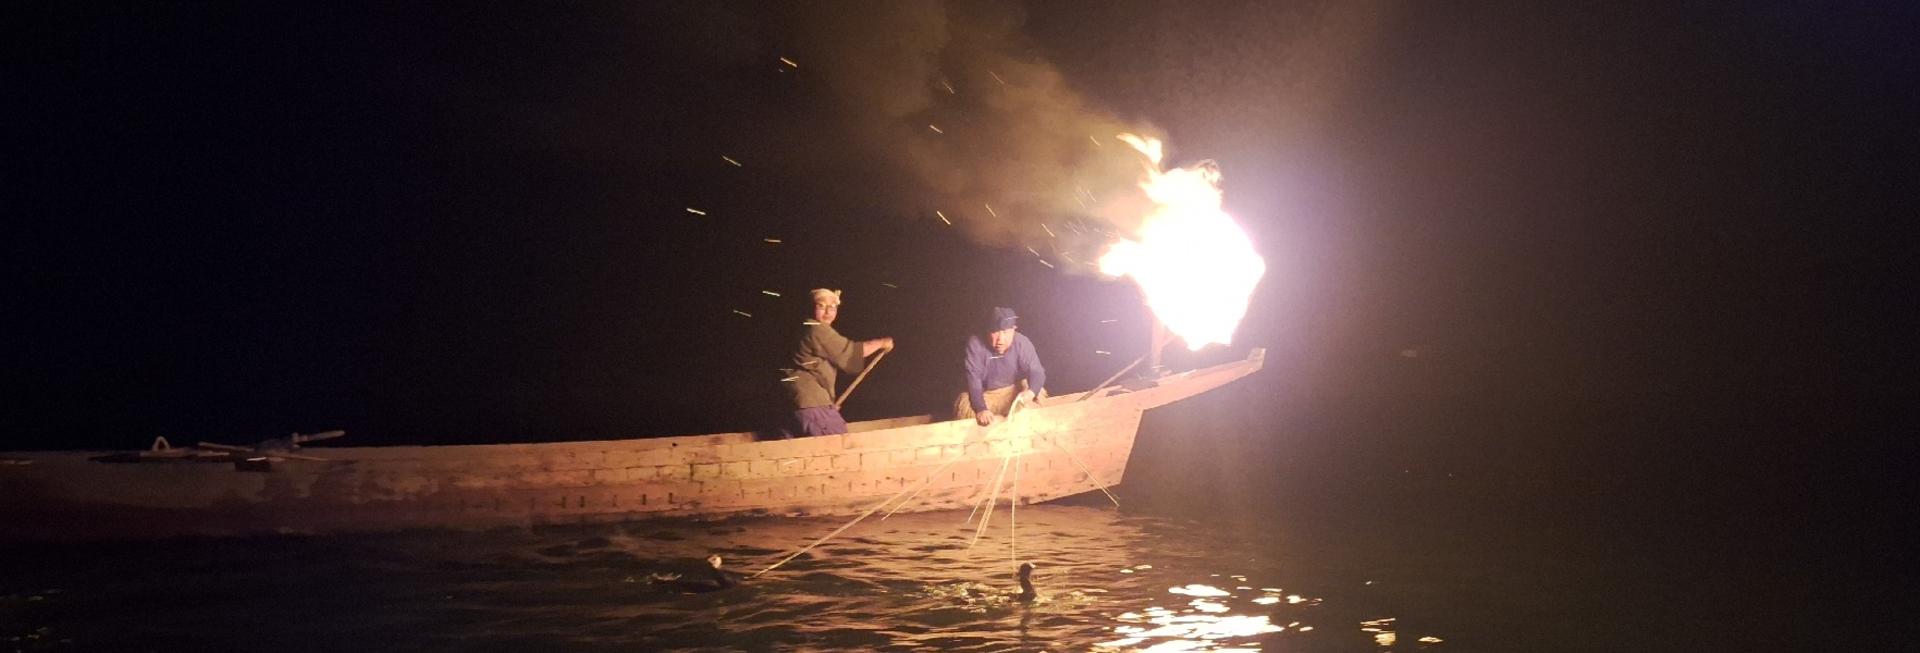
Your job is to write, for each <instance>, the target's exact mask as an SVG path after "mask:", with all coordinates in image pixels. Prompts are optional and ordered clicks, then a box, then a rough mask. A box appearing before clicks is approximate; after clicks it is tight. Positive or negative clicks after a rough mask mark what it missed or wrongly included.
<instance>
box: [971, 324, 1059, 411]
mask: <svg viewBox="0 0 1920 653" xmlns="http://www.w3.org/2000/svg"><path fill="white" fill-rule="evenodd" d="M1020 379H1026V380H1027V389H1028V390H1032V391H1033V392H1034V393H1035V394H1038V393H1039V392H1040V389H1041V388H1044V387H1046V386H1047V369H1046V368H1044V367H1041V366H1040V353H1039V352H1038V351H1035V350H1034V348H1033V341H1032V340H1028V339H1027V336H1026V335H1025V334H1022V333H1020V332H1018V331H1015V332H1014V334H1013V346H1011V347H1008V348H1007V353H1006V355H1003V356H1001V355H995V354H994V353H993V348H992V347H990V346H988V345H987V341H986V339H985V338H981V337H980V336H969V337H967V401H968V402H969V403H971V404H972V405H973V410H974V412H979V411H983V410H986V409H987V398H986V391H987V390H993V389H996V388H1004V387H1007V386H1010V385H1013V382H1014V381H1018V380H1020Z"/></svg>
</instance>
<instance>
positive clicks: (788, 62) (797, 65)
mask: <svg viewBox="0 0 1920 653" xmlns="http://www.w3.org/2000/svg"><path fill="white" fill-rule="evenodd" d="M780 63H783V64H786V65H788V66H792V67H794V68H799V67H800V64H797V63H794V62H793V60H792V59H788V58H786V57H781V58H780Z"/></svg>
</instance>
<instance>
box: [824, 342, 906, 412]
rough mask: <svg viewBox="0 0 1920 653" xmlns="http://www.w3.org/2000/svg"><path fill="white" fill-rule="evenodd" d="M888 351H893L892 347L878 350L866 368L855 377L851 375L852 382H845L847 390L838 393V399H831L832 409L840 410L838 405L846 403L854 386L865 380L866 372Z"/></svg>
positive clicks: (878, 363)
mask: <svg viewBox="0 0 1920 653" xmlns="http://www.w3.org/2000/svg"><path fill="white" fill-rule="evenodd" d="M890 351H893V350H892V349H882V350H880V353H878V354H874V355H873V362H871V363H867V369H864V370H860V375H859V376H856V377H853V383H849V384H847V391H846V392H842V393H840V398H839V399H835V400H833V409H834V410H840V405H841V404H844V403H847V397H849V396H852V395H853V389H854V388H858V387H860V382H861V381H865V380H866V379H867V373H868V372H872V371H873V368H875V367H879V366H880V359H882V358H886V357H887V352H890Z"/></svg>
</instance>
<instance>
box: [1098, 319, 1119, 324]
mask: <svg viewBox="0 0 1920 653" xmlns="http://www.w3.org/2000/svg"><path fill="white" fill-rule="evenodd" d="M1115 322H1119V320H1101V321H1100V323H1101V324H1113V323H1115Z"/></svg>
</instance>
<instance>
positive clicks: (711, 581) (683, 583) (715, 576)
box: [656, 553, 740, 593]
mask: <svg viewBox="0 0 1920 653" xmlns="http://www.w3.org/2000/svg"><path fill="white" fill-rule="evenodd" d="M705 571H706V574H705V576H706V577H705V578H697V579H696V578H680V577H678V576H672V575H666V576H661V577H657V578H656V580H664V581H669V582H671V583H672V585H673V587H674V589H678V590H680V591H682V592H692V593H705V592H717V591H719V590H723V589H727V588H730V587H733V586H735V585H739V584H740V580H739V579H738V578H735V576H736V575H737V574H736V573H735V572H732V571H728V570H726V569H721V568H720V555H719V554H717V553H716V554H714V555H710V556H707V569H706V570H705Z"/></svg>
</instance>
